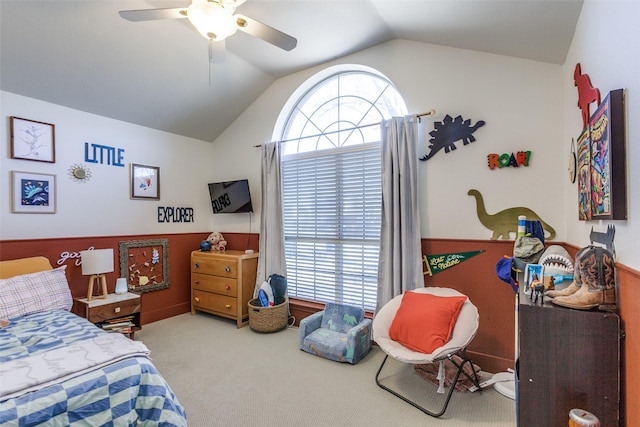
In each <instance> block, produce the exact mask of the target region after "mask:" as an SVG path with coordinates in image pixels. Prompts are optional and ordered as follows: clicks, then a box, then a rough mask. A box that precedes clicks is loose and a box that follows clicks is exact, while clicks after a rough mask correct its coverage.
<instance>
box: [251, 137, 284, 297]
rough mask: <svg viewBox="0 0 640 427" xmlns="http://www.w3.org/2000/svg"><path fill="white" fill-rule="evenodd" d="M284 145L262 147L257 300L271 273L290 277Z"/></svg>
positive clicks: (274, 143)
mask: <svg viewBox="0 0 640 427" xmlns="http://www.w3.org/2000/svg"><path fill="white" fill-rule="evenodd" d="M280 157H281V154H280V142H268V143H265V144H262V165H261V170H262V210H261V216H260V253H259V255H258V272H257V276H256V286H255V289H254V292H253V296H254V298H256V297H257V296H258V290H259V288H260V285H261V284H262V282H264V281H265V280H267V278H268V277H269V276H270V275H271V274H274V273H275V274H280V275H282V276H285V277H286V275H287V267H286V262H285V256H284V227H283V224H282V177H281V167H280Z"/></svg>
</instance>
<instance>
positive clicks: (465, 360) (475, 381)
mask: <svg viewBox="0 0 640 427" xmlns="http://www.w3.org/2000/svg"><path fill="white" fill-rule="evenodd" d="M458 355H459V356H460V357H461V358H462V362H461V363H458V362H456V361H455V360H454V359H453V354H450V355H447V359H449V360H450V361H451V363H453V364H454V365H455V366H456V368H458V370H457V371H456V376H455V378H454V380H453V383H452V384H451V387H449V392H448V393H447V397H446V399H445V401H444V404H443V405H442V408H440V410H439V411H438V412H433V411H430V410H429V409H427V408H425V407H424V406H421V405H419V404H418V403H416V402H415V401H413V400H411V399H409V398H408V397H405V396H403V395H401V394H400V393H398V392H397V391H395V390H392V389H390V388H389V387H387V386H385V385H384V384H382V383H381V382H380V372H382V368H383V367H384V364H385V363H386V362H387V358H388V357H389V355H388V354H387V355H385V357H384V360H383V361H382V364H381V365H380V368H379V369H378V372H377V373H376V384H378V386H379V387H380V388H382V389H384V390H386V391H388V392H389V393H391V394H393V395H394V396H396V397H399V398H400V399H402V400H404V401H405V402H407V403H408V404H410V405H412V406H413V407H415V408H417V409H419V410H421V411H422V412H424V413H425V414H427V415H430V416H432V417H435V418H438V417H440V416H442V415H443V414H444V413H445V411H446V410H447V406H449V400H451V396H452V395H453V391H454V390H455V388H456V387H455V386H456V384H457V383H458V378H460V374H464V376H466V377H467V378H468V379H469V380H470V381H472V382H473V384H474V385H475V386H476V387H477V389H478V390H480V391H482V388H481V387H480V382H479V381H478V374H477V372H476V370H475V368H474V367H473V363H472V362H471V359H469V358H468V357H467V355H466V351H464V350H462V351H460V352H458ZM466 363H469V365H470V366H471V371H472V372H473V378H472V377H471V376H470V375H469V374H467V373H466V372H465V371H464V365H465V364H466Z"/></svg>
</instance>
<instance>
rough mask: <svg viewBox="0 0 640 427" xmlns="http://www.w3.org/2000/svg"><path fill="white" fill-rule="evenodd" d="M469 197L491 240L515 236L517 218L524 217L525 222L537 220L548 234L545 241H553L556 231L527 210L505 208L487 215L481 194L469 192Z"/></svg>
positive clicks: (473, 191)
mask: <svg viewBox="0 0 640 427" xmlns="http://www.w3.org/2000/svg"><path fill="white" fill-rule="evenodd" d="M467 194H468V195H469V196H473V197H475V198H476V210H477V211H478V219H479V220H480V222H481V223H482V225H484V226H485V227H487V228H488V229H489V230H493V235H492V236H491V240H496V239H498V238H502V239H509V238H510V237H509V236H510V235H509V233H514V236H515V234H516V233H517V232H518V216H520V215H524V216H526V217H527V220H533V221H535V220H538V221H540V224H542V228H543V229H544V230H545V231H546V232H548V233H549V235H548V236H547V237H545V240H546V239H549V240H551V239H553V238H554V237H556V231H555V230H554V229H553V227H551V226H550V225H549V224H547V223H546V222H544V221H543V220H542V219H541V218H540V217H539V216H538V214H537V213H535V212H534V211H532V210H531V209H529V208H523V207H515V208H507V209H504V210H501V211H500V212H496V213H495V214H488V213H487V209H486V208H485V206H484V199H483V198H482V194H480V192H479V191H478V190H473V189H472V190H469V192H468V193H467Z"/></svg>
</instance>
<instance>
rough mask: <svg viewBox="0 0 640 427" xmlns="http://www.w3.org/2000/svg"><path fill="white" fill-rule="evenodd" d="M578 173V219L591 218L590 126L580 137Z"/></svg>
mask: <svg viewBox="0 0 640 427" xmlns="http://www.w3.org/2000/svg"><path fill="white" fill-rule="evenodd" d="M577 150H578V151H577V154H576V168H577V169H576V175H577V180H578V219H579V220H580V221H589V220H591V139H590V131H589V126H587V127H586V128H584V130H583V131H582V134H581V135H580V136H579V137H578V146H577Z"/></svg>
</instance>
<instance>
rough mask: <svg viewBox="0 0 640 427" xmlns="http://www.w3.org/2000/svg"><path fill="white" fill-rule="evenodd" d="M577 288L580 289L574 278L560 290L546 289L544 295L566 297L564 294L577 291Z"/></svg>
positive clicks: (571, 293) (567, 294)
mask: <svg viewBox="0 0 640 427" xmlns="http://www.w3.org/2000/svg"><path fill="white" fill-rule="evenodd" d="M578 289H580V284H578V283H577V282H576V280H574V281H573V282H571V284H570V285H569V286H567V287H566V288H564V289H562V290H561V291H556V290H552V291H547V292H546V293H545V295H546V296H548V297H549V298H555V297H566V296H569V295H573V294H575V293H576V292H577V291H578Z"/></svg>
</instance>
